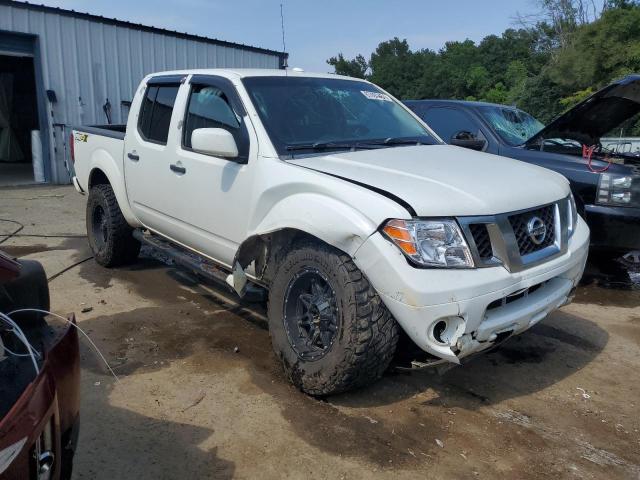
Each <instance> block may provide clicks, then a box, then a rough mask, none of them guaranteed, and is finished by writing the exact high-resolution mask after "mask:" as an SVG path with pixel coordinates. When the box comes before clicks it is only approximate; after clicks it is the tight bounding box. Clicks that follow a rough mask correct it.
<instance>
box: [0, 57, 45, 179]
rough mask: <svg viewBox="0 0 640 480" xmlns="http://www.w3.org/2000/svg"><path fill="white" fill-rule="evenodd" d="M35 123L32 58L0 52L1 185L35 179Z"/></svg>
mask: <svg viewBox="0 0 640 480" xmlns="http://www.w3.org/2000/svg"><path fill="white" fill-rule="evenodd" d="M38 125H39V123H38V106H37V97H36V80H35V70H34V64H33V58H32V57H21V56H12V55H0V186H2V185H21V184H29V183H34V182H35V177H34V165H33V156H34V155H33V154H34V153H35V155H36V158H39V163H37V164H36V167H41V165H42V153H41V152H42V150H41V148H40V145H41V144H40V145H39V142H38V133H35V134H32V132H33V131H37V130H38ZM32 136H33V137H35V139H34V141H33V144H34V146H35V148H32ZM40 171H41V168H40Z"/></svg>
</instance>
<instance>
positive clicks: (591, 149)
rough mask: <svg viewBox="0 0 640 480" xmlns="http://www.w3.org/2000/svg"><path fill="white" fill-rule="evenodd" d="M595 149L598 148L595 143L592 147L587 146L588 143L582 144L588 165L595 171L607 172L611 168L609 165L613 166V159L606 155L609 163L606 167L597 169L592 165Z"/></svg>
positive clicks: (583, 155) (583, 154) (583, 156)
mask: <svg viewBox="0 0 640 480" xmlns="http://www.w3.org/2000/svg"><path fill="white" fill-rule="evenodd" d="M595 149H596V146H595V145H591V146H590V147H587V146H586V145H582V158H584V159H585V160H588V163H587V167H588V168H589V170H590V171H592V172H593V173H602V172H606V171H607V170H609V167H610V166H611V159H609V157H608V156H605V157H604V159H605V160H606V161H607V164H606V165H605V166H604V168H601V169H599V170H597V169H595V168H593V167H592V166H591V162H592V161H593V152H594V151H595Z"/></svg>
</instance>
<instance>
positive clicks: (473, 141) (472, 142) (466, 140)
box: [449, 130, 487, 151]
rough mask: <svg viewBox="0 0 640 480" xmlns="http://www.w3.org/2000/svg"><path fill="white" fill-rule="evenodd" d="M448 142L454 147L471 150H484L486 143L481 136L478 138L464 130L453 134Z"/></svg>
mask: <svg viewBox="0 0 640 480" xmlns="http://www.w3.org/2000/svg"><path fill="white" fill-rule="evenodd" d="M449 143H450V144H451V145H455V146H456V147H463V148H469V149H471V150H478V151H482V150H484V147H485V146H486V145H487V141H486V140H484V139H483V138H478V137H476V136H475V135H474V134H473V133H471V132H466V131H464V130H463V131H461V132H458V133H456V134H455V135H453V136H452V137H451V141H450V142H449Z"/></svg>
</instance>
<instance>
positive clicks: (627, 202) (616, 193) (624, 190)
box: [596, 173, 640, 207]
mask: <svg viewBox="0 0 640 480" xmlns="http://www.w3.org/2000/svg"><path fill="white" fill-rule="evenodd" d="M596 203H599V204H600V205H617V206H621V207H637V206H640V176H638V175H618V174H615V173H602V174H600V181H599V183H598V196H597V198H596Z"/></svg>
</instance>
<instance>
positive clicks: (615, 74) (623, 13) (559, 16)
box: [328, 0, 640, 122]
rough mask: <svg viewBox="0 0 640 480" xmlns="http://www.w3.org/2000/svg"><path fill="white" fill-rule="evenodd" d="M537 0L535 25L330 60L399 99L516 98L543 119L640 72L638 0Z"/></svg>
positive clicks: (398, 44) (391, 45)
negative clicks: (592, 3)
mask: <svg viewBox="0 0 640 480" xmlns="http://www.w3.org/2000/svg"><path fill="white" fill-rule="evenodd" d="M539 4H540V6H541V7H542V8H543V9H544V12H545V14H544V16H543V17H542V18H541V19H540V20H539V21H537V23H535V24H534V25H532V26H529V27H527V28H521V29H508V30H505V31H504V32H503V33H502V34H501V35H500V36H498V35H489V36H487V37H485V38H484V39H482V40H481V41H480V42H478V43H477V44H476V43H475V42H473V41H471V40H465V41H451V42H447V43H446V44H445V45H444V47H443V48H442V49H440V51H438V52H435V51H432V50H417V51H412V50H411V48H410V46H409V44H408V42H407V41H406V40H401V39H399V38H393V39H391V40H387V41H385V42H382V43H380V45H378V48H377V49H376V50H375V52H373V53H372V54H371V56H370V59H369V61H367V60H366V59H365V58H364V57H363V56H362V55H358V56H357V57H356V58H354V59H351V60H349V59H345V58H344V57H343V55H342V54H339V55H338V56H337V57H332V58H331V59H329V60H328V63H329V64H330V65H332V66H334V68H335V71H336V73H338V74H342V75H350V76H355V77H360V78H367V79H369V80H371V81H372V82H374V83H376V84H378V85H380V86H381V87H382V88H384V89H386V90H388V91H389V92H390V93H391V94H393V95H395V96H397V97H399V98H402V99H421V98H453V99H472V100H481V101H488V102H495V103H504V104H513V105H517V106H519V107H520V108H522V109H524V110H526V111H528V112H530V113H531V114H533V115H534V116H536V117H537V118H539V119H540V120H541V121H543V122H547V121H549V120H550V119H551V118H553V117H554V116H556V115H558V114H559V113H561V112H562V111H564V110H566V109H568V108H571V107H572V106H574V105H575V104H576V103H578V102H580V101H581V100H583V99H584V98H586V97H587V96H589V95H591V94H592V93H593V92H595V91H596V90H598V89H599V88H601V87H603V86H605V85H607V84H608V83H610V82H611V81H613V80H615V79H617V78H620V77H623V76H625V75H627V74H629V73H633V72H636V73H637V72H640V2H638V1H636V0H607V1H606V3H605V8H604V9H603V11H602V13H601V14H600V13H599V12H595V11H594V12H593V13H591V14H590V13H589V12H586V13H585V11H584V9H583V6H584V5H586V3H583V2H580V1H579V0H576V1H571V0H541V1H540V2H539ZM598 15H599V16H598ZM596 17H597V18H596Z"/></svg>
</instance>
